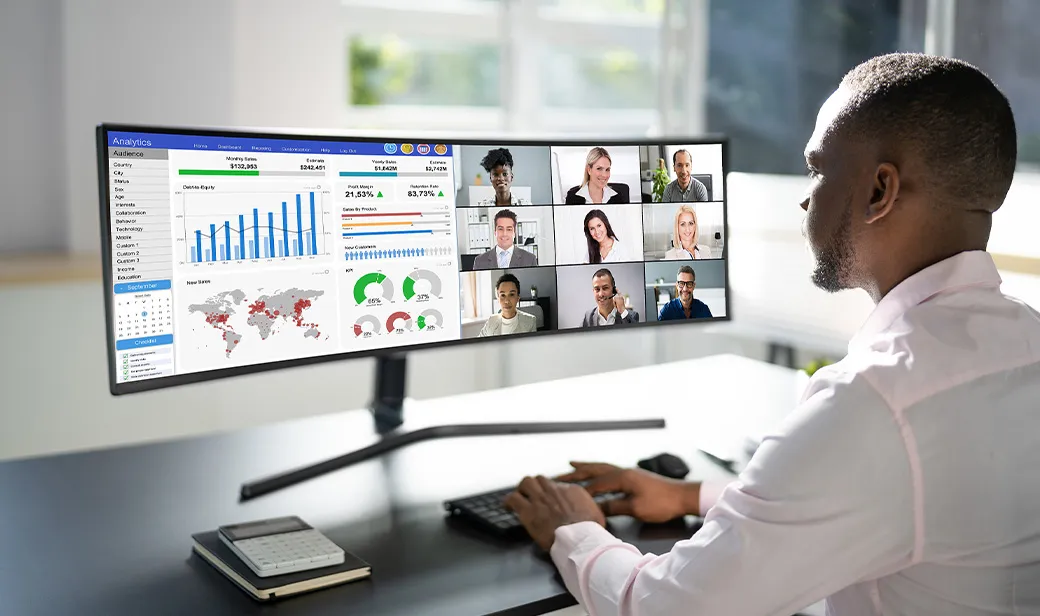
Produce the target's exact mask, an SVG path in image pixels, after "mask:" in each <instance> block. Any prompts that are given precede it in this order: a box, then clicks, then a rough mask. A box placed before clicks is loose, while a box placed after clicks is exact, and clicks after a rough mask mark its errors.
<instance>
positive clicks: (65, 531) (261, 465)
mask: <svg viewBox="0 0 1040 616" xmlns="http://www.w3.org/2000/svg"><path fill="white" fill-rule="evenodd" d="M794 382H795V378H794V373H793V372H791V371H789V370H786V369H784V368H780V367H778V366H771V365H768V364H764V363H761V362H756V361H753V360H748V359H744V358H740V357H736V356H716V357H710V358H705V359H699V360H692V361H684V362H676V363H672V364H666V365H660V366H651V367H646V368H638V369H634V370H626V371H624V372H614V373H606V374H600V375H594V376H589V377H580V378H575V379H567V380H560V381H554V382H549V383H537V384H532V385H525V386H520V387H515V388H511V389H506V390H499V391H495V392H481V393H475V394H469V395H464V396H455V397H451V398H445V399H440V400H431V401H424V402H415V403H414V404H411V405H410V406H409V407H408V409H407V413H408V416H407V419H408V420H409V423H410V426H409V427H412V428H416V427H422V426H423V425H433V424H440V423H448V422H451V423H462V422H487V421H519V420H531V421H537V420H551V419H556V420H563V419H568V420H572V419H587V418H595V419H615V418H618V419H620V418H633V417H647V416H662V415H663V416H665V417H666V418H667V419H668V421H669V426H668V429H667V430H647V431H638V432H627V433H625V432H614V433H611V432H603V433H595V434H591V435H586V434H576V433H572V434H556V435H537V436H508V437H472V438H466V439H455V440H441V441H430V442H425V443H420V444H417V445H413V446H411V447H409V448H405V449H402V450H399V451H397V452H393V453H392V454H389V455H386V456H384V457H383V458H380V459H377V460H372V461H370V462H366V463H364V464H360V465H357V466H354V467H351V468H347V469H343V470H340V471H338V472H336V473H332V474H330V475H326V476H324V477H321V478H318V479H315V480H312V481H309V482H306V483H303V484H300V485H297V486H294V487H292V488H289V489H286V490H283V491H281V492H277V493H274V494H271V495H268V496H265V497H261V498H259V499H256V500H253V501H250V502H247V503H239V502H238V500H237V498H238V489H239V486H240V484H241V483H242V482H243V481H247V480H252V479H256V478H259V477H263V476H267V475H269V474H272V473H275V472H278V471H281V470H285V469H287V468H292V467H296V466H299V465H302V464H305V463H308V462H313V461H317V460H321V459H324V458H326V457H329V456H332V455H336V454H339V453H343V452H344V451H346V450H348V449H353V448H356V447H358V446H363V445H365V444H368V443H370V442H371V441H372V440H373V439H374V436H373V434H372V428H371V420H370V417H369V416H368V415H367V413H365V412H363V411H354V412H345V413H339V414H333V415H326V416H320V417H315V418H310V419H305V420H298V421H293V422H288V423H284V424H279V425H271V426H264V427H260V428H255V429H250V430H245V431H241V432H236V433H231V434H222V435H216V436H209V437H203V438H193V439H189V440H181V441H174V442H166V443H157V444H148V445H141V446H133V447H126V448H119V449H112V450H106V451H98V452H89V453H80V454H72V455H63V456H52V457H46V458H39V459H32V460H22V461H12V462H6V463H2V464H0V605H2V607H3V612H4V613H5V614H12V615H17V616H36V615H41V616H43V615H47V616H51V615H54V614H76V615H77V616H94V615H97V616H101V615H104V616H110V615H112V614H135V615H136V614H149V615H159V614H171V615H172V614H176V615H184V614H190V615H191V616H207V615H212V614H264V613H272V612H273V611H274V610H277V611H278V613H279V614H282V615H284V614H291V615H308V616H310V615H325V614H329V615H331V614H337V615H340V614H364V615H366V616H367V615H376V614H378V615H381V616H382V615H402V616H404V615H408V616H415V615H416V614H423V615H424V616H437V615H448V614H450V615H452V616H458V615H469V614H488V613H508V614H538V613H546V612H552V611H554V610H559V609H563V608H566V607H567V606H569V605H573V604H574V600H573V598H572V597H571V596H570V595H569V594H568V593H567V592H566V589H565V588H564V587H563V585H562V583H561V582H560V581H559V578H558V577H557V576H556V573H555V568H554V566H553V565H552V563H551V561H549V560H548V559H545V558H542V557H539V556H538V555H537V554H536V553H535V552H534V550H533V549H532V546H531V545H530V544H529V543H520V544H516V543H512V544H500V543H496V542H495V541H493V540H491V539H489V538H487V537H485V536H483V535H481V534H479V533H477V532H475V531H472V530H469V529H468V528H466V527H457V526H455V525H452V524H449V523H447V522H446V521H445V519H444V512H443V510H442V508H441V502H442V501H443V500H444V499H446V498H449V497H453V496H459V495H464V494H469V493H473V492H477V491H481V490H487V489H492V488H496V487H500V486H504V485H512V484H515V483H516V481H517V480H518V479H519V478H520V477H521V476H522V475H524V474H532V473H557V472H560V471H562V470H565V469H566V468H567V462H568V461H569V460H571V459H591V460H605V461H611V462H615V463H618V464H622V465H633V464H634V463H635V462H636V461H637V460H639V459H640V458H642V457H646V456H649V455H653V454H656V453H660V452H662V451H670V452H673V453H676V454H678V455H680V456H681V457H683V458H684V459H686V460H687V461H688V462H689V463H690V466H691V468H692V473H691V478H709V477H711V478H719V477H725V476H726V474H725V472H724V471H722V470H721V469H719V468H718V467H716V466H714V465H712V464H710V463H709V462H708V461H707V459H706V458H704V457H701V456H699V454H697V452H696V447H697V446H698V445H699V444H701V443H706V441H707V440H709V439H715V440H720V441H724V440H727V439H733V438H735V437H739V434H738V431H739V430H741V426H742V425H743V424H745V423H747V424H749V426H748V427H750V423H754V424H755V428H754V429H756V430H758V429H761V427H762V426H763V425H765V424H769V423H772V422H775V421H776V420H777V419H779V418H780V417H782V416H783V415H784V414H785V413H787V412H788V411H789V410H790V408H791V407H792V405H793V403H794V401H795V397H796V395H797V392H796V391H795V385H794ZM749 385H753V386H749ZM672 387H679V388H682V389H686V390H689V389H690V388H693V389H695V390H697V391H698V392H699V393H698V395H697V396H696V397H695V399H696V400H697V404H693V405H681V404H671V405H669V406H668V408H666V409H659V408H653V406H652V404H651V401H653V400H658V399H659V395H658V394H660V393H661V392H668V391H670V389H671V388H672ZM517 400H520V401H526V402H534V403H535V404H525V405H522V408H523V415H522V416H517V415H515V414H513V415H509V413H510V412H511V411H510V409H511V407H512V406H513V405H512V404H510V402H511V401H517ZM597 405H598V406H599V407H600V408H596V406H597ZM142 412H147V409H142ZM738 440H739V438H738ZM287 514H296V515H300V516H301V517H303V518H304V519H305V520H307V521H308V522H310V523H311V524H314V525H315V526H316V527H317V528H319V529H321V530H322V531H323V532H325V533H326V534H327V535H328V536H329V537H330V538H332V539H333V540H334V541H336V542H337V543H339V544H340V545H342V546H344V547H345V548H346V549H348V550H350V551H352V552H355V553H357V554H358V555H360V556H362V557H363V558H365V559H366V560H368V561H369V562H371V563H372V565H373V577H372V579H371V580H367V581H362V582H357V583H353V584H348V585H345V586H341V587H337V588H333V589H328V590H324V591H321V592H317V593H313V594H310V595H305V596H300V597H296V598H291V599H288V600H286V601H284V602H281V603H279V604H276V605H275V606H263V605H260V604H257V603H254V602H253V601H252V600H251V599H249V598H248V597H247V596H246V595H245V594H244V593H242V592H241V591H239V590H238V589H236V588H235V587H234V586H232V584H230V583H229V582H228V581H226V580H225V579H223V578H222V577H221V576H220V574H218V573H217V572H216V571H215V570H213V569H212V568H211V567H210V566H209V565H207V564H205V563H204V562H203V561H201V560H200V559H199V558H197V557H194V556H192V555H191V550H190V545H191V542H190V538H189V536H190V534H191V533H193V532H197V531H202V530H209V529H212V528H215V527H216V526H218V525H220V524H225V523H233V522H241V521H245V520H252V519H256V518H262V517H268V516H277V515H287ZM611 523H612V529H613V530H614V531H615V532H617V534H618V535H619V536H621V537H623V538H624V539H626V540H629V541H633V542H635V543H636V544H637V545H638V546H639V547H640V548H641V549H644V550H652V551H654V552H656V553H660V552H663V551H667V549H668V548H669V546H670V545H672V544H673V543H674V542H675V541H676V540H677V539H679V538H681V537H683V536H686V535H688V534H689V532H691V531H692V530H693V529H694V528H695V527H693V526H690V527H688V528H686V529H683V528H678V529H676V528H670V529H669V528H665V529H661V528H647V527H642V526H641V525H639V524H637V523H635V522H633V521H632V520H631V519H629V518H613V519H612V521H611Z"/></svg>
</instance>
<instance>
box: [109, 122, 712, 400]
mask: <svg viewBox="0 0 1040 616" xmlns="http://www.w3.org/2000/svg"><path fill="white" fill-rule="evenodd" d="M98 139H99V143H98V145H99V163H100V165H101V166H100V167H99V169H100V173H101V174H102V175H101V180H102V187H101V188H102V190H101V199H102V203H101V210H102V222H103V224H104V226H105V232H104V233H103V236H104V237H103V249H104V254H105V261H106V268H107V272H106V284H107V285H108V293H109V297H108V298H106V301H107V308H108V310H107V319H108V320H109V323H108V327H109V339H110V344H111V345H112V348H111V349H110V357H111V358H112V361H113V362H114V366H113V368H114V383H113V385H114V390H117V389H118V386H119V385H120V384H125V383H132V382H135V381H142V380H157V379H158V380H161V379H163V378H165V377H173V376H175V375H187V374H202V373H209V372H213V371H221V370H225V369H235V368H243V367H249V366H263V365H265V364H277V363H279V362H287V361H289V362H291V361H292V360H298V359H301V358H314V357H321V356H331V355H340V354H345V353H346V354H349V353H364V352H371V351H376V350H379V349H387V348H394V347H410V346H414V345H426V344H438V343H447V342H452V341H459V340H464V339H469V338H487V337H491V336H500V335H510V334H515V335H523V334H528V333H532V334H533V333H538V332H547V331H561V330H566V329H581V328H588V327H596V326H604V325H620V324H646V323H654V322H660V321H664V320H668V319H666V318H665V316H666V315H667V314H671V313H669V312H668V310H667V307H668V304H669V303H670V302H672V300H674V299H679V295H680V292H682V291H684V289H683V288H681V287H682V286H683V283H679V282H677V279H680V278H683V276H682V275H681V272H680V271H679V269H681V267H680V266H681V263H679V262H688V264H689V265H690V266H696V271H695V272H694V273H695V275H696V277H697V278H698V279H699V282H698V283H697V285H698V286H697V287H696V288H698V289H701V297H702V299H703V300H704V301H701V303H702V304H704V305H705V307H706V312H701V313H698V316H697V317H695V318H700V319H715V318H725V316H726V311H727V307H728V303H727V298H726V296H725V289H726V288H727V287H726V280H725V276H726V271H725V200H724V194H723V191H724V180H723V178H722V167H723V151H722V148H723V144H722V143H715V142H705V143H691V144H688V145H682V144H658V143H653V144H650V143H648V144H637V143H625V144H610V143H608V144H596V143H591V142H590V143H566V144H559V145H556V144H549V143H545V144H533V143H510V142H505V143H501V144H483V143H465V142H464V143H447V142H440V143H438V142H423V141H418V140H416V141H404V140H385V141H379V140H360V139H357V140H342V139H338V138H322V137H316V136H315V137H310V136H307V137H303V136H288V135H286V136H282V135H259V134H252V133H237V132H228V133H223V132H218V131H212V132H206V131H191V132H188V131H177V130H173V129H150V130H114V129H110V128H109V127H106V126H102V127H99V131H98ZM597 148H598V149H597ZM695 150H696V154H697V155H696V156H695V155H694V153H693V151H695ZM676 152H678V154H676ZM669 153H670V154H671V156H669ZM604 154H605V156H604ZM694 158H697V159H698V160H697V161H696V164H688V163H693V161H692V160H688V159H694ZM709 158H710V160H708V159H709ZM593 159H595V160H593ZM675 161H678V162H675ZM684 166H685V167H688V168H687V169H686V170H685V174H684V171H683V170H682V169H680V167H684ZM696 167H699V169H697V168H696ZM658 170H663V171H662V172H663V173H664V175H665V176H667V175H668V173H669V172H670V171H669V170H674V171H671V173H672V175H675V176H676V178H677V179H676V181H675V182H673V183H676V184H677V185H678V186H679V190H680V192H678V193H676V192H675V190H672V192H671V193H669V192H668V190H664V191H662V190H660V186H657V188H656V189H655V187H654V185H655V182H654V177H655V173H656V175H657V177H658V178H660V175H661V173H658ZM697 171H701V172H702V173H696V172H697ZM684 178H685V179H686V182H683V181H681V180H683V179H684ZM691 178H700V179H699V180H697V179H691ZM660 181H661V180H660V179H659V180H658V182H657V184H660ZM684 184H685V187H684ZM709 187H710V189H711V193H710V194H708V193H706V192H705V193H704V194H701V192H702V191H707V190H708V188H709ZM668 194H680V195H691V196H690V198H691V199H693V200H694V201H696V202H695V203H691V204H690V205H687V206H683V205H682V204H681V203H679V202H669V201H668V200H667V199H666V195H668ZM685 200H686V199H685V198H681V199H680V201H685ZM579 201H581V202H580V203H579ZM677 208H678V209H677ZM691 211H692V212H693V214H692V219H693V220H694V222H693V223H692V227H694V228H695V237H693V238H692V239H691V237H692V236H690V232H689V227H691V224H688V223H689V220H690V219H691V215H690V212H691ZM680 223H682V229H681V230H680ZM680 231H681V233H680ZM677 245H678V248H676V246H677ZM601 248H602V250H601ZM676 250H678V253H676ZM669 251H671V252H669ZM689 269H691V270H693V269H694V268H693V267H690V268H689ZM603 270H608V271H607V274H604V273H603ZM608 274H609V278H610V281H611V283H612V288H611V289H610V291H611V293H612V295H611V297H610V298H606V299H605V298H604V297H603V295H602V293H601V292H600V291H597V290H596V289H597V288H598V287H597V286H596V282H595V281H596V280H600V279H604V280H605V278H604V276H607V275H608ZM597 276H599V278H597ZM601 286H603V285H601ZM687 286H689V284H688V283H687ZM621 288H623V289H624V291H623V292H622V291H620V289H621ZM503 289H504V290H503ZM597 293H600V294H599V295H597ZM690 293H693V287H690ZM608 300H609V301H608ZM683 300H684V302H683V303H682V304H680V307H683V306H689V305H690V301H689V297H687V296H686V295H683ZM698 301H700V300H698ZM709 305H710V307H711V308H714V310H710V309H708V308H707V307H708V306H709ZM599 309H602V310H599ZM597 310H599V312H601V313H602V314H599V315H598V316H597ZM518 312H520V313H523V315H524V316H522V317H516V316H513V315H516V313H518ZM611 315H612V316H611ZM683 316H684V317H685V318H690V312H689V309H687V311H686V313H685V314H684V315H683ZM633 319H634V320H633Z"/></svg>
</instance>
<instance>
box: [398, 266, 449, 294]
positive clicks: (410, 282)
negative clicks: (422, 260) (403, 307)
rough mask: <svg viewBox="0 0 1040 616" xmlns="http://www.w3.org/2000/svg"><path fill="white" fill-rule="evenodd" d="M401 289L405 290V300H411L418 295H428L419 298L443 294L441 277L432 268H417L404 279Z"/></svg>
mask: <svg viewBox="0 0 1040 616" xmlns="http://www.w3.org/2000/svg"><path fill="white" fill-rule="evenodd" d="M401 290H402V291H403V292H404V299H405V301H409V300H411V299H412V298H413V297H415V296H416V295H420V296H423V295H425V296H427V297H425V298H424V297H420V298H419V299H429V298H430V297H440V296H441V279H440V278H438V277H437V274H434V273H433V272H431V271H430V270H424V269H417V270H415V271H414V272H412V273H411V274H408V277H407V278H405V279H404V284H403V285H402V288H401Z"/></svg>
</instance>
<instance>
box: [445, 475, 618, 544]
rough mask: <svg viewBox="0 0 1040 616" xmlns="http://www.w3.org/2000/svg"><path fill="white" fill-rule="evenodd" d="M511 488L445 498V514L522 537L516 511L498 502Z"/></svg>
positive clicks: (598, 499)
mask: <svg viewBox="0 0 1040 616" xmlns="http://www.w3.org/2000/svg"><path fill="white" fill-rule="evenodd" d="M577 483H578V485H581V486H585V485H588V482H584V481H580V482H577ZM514 490H516V486H511V487H508V488H502V489H500V490H492V491H490V492H482V493H480V494H474V495H472V496H466V497H463V498H457V499H453V500H449V501H445V503H444V509H445V510H446V511H447V512H448V515H449V516H451V517H454V518H457V519H460V520H464V521H466V522H467V523H470V524H472V525H473V526H475V527H477V528H480V529H481V530H483V531H486V532H489V533H491V534H494V535H497V536H500V537H512V538H519V537H526V536H527V531H526V530H524V527H523V525H521V524H520V520H519V519H518V518H517V517H516V514H515V513H513V512H512V511H510V510H508V509H506V508H505V507H504V506H503V505H502V501H503V500H505V498H506V496H509V493H510V492H513V491H514ZM622 497H624V494H622V493H615V492H610V493H606V494H597V495H596V496H593V497H592V500H594V501H596V503H598V504H603V503H604V502H606V501H608V500H614V499H617V498H622Z"/></svg>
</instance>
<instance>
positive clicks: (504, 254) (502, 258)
mask: <svg viewBox="0 0 1040 616" xmlns="http://www.w3.org/2000/svg"><path fill="white" fill-rule="evenodd" d="M515 239H516V214H514V213H513V212H511V211H510V210H502V211H500V212H499V213H497V214H495V243H496V246H495V247H494V248H492V249H491V250H489V251H487V252H485V253H484V254H481V255H477V257H476V258H475V259H473V269H475V270H485V269H505V268H507V267H534V266H536V265H538V257H536V256H534V254H532V253H530V252H527V251H526V250H524V249H522V248H518V247H516V246H514V245H513V242H514V241H515Z"/></svg>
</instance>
